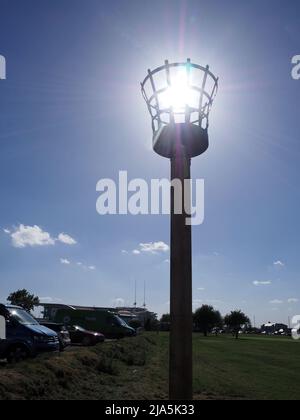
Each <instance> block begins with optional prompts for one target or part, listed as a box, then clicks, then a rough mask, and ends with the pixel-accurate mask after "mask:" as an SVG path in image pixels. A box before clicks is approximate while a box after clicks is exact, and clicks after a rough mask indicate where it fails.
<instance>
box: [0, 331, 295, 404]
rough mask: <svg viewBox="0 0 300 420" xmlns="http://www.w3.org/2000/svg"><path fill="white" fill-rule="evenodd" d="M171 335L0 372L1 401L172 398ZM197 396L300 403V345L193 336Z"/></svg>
mask: <svg viewBox="0 0 300 420" xmlns="http://www.w3.org/2000/svg"><path fill="white" fill-rule="evenodd" d="M167 379H168V334H167V333H160V334H159V335H157V334H155V333H149V334H145V335H143V336H139V337H136V338H133V339H126V340H123V341H119V342H108V343H105V344H103V345H99V346H97V347H95V348H90V349H83V348H76V349H72V350H70V351H68V352H66V353H65V354H62V355H58V354H56V355H43V356H41V357H39V358H38V359H36V360H30V361H27V362H24V363H22V364H20V365H17V366H15V367H7V366H4V367H2V368H0V399H122V400H126V399H166V398H167V388H168V385H167ZM194 393H195V399H258V400H262V399H268V400H299V399H300V342H295V341H293V340H292V339H290V338H280V337H278V338H277V337H273V338H272V337H259V336H243V337H241V339H240V340H234V339H233V338H232V337H231V336H222V337H208V338H204V337H202V336H201V335H198V334H197V335H195V336H194Z"/></svg>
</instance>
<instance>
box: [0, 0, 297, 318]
mask: <svg viewBox="0 0 300 420" xmlns="http://www.w3.org/2000/svg"><path fill="white" fill-rule="evenodd" d="M0 6H1V14H0V54H2V55H3V56H5V57H6V60H7V80H5V81H0V127H1V131H0V149H1V153H0V191H1V203H0V226H1V233H0V300H1V301H4V300H5V298H6V297H7V295H8V293H9V292H11V291H13V290H15V289H17V288H20V287H26V288H28V289H29V290H31V291H32V292H35V293H36V294H38V295H39V296H40V297H43V298H51V299H54V300H59V301H63V302H66V303H73V304H91V305H105V306H110V305H112V304H113V303H114V301H115V299H122V300H123V301H124V302H125V303H126V304H132V303H133V301H134V282H135V281H137V285H138V304H142V303H143V292H142V289H143V282H144V280H146V282H147V290H148V293H147V300H148V304H149V307H150V308H151V309H152V310H154V311H156V312H158V313H160V314H161V313H164V312H167V311H168V301H169V265H168V263H167V262H165V260H167V259H168V258H169V256H168V252H158V253H156V254H153V253H151V252H142V253H141V254H139V255H134V254H133V253H132V251H133V250H135V249H138V248H139V244H140V243H146V244H147V243H152V242H158V241H162V242H164V243H166V244H169V220H168V217H167V216H138V217H133V216H99V215H98V214H97V213H96V209H95V206H96V200H97V197H98V195H97V193H96V183H97V181H98V180H99V179H101V178H113V179H117V177H118V172H119V171H120V170H127V171H128V174H129V177H130V178H136V177H139V178H144V179H146V180H150V179H151V178H165V177H168V176H169V163H168V161H167V160H165V159H163V158H161V157H159V156H157V155H155V153H153V152H152V151H151V135H152V133H151V127H150V119H149V117H148V114H147V110H146V107H145V104H144V103H143V99H142V97H141V94H140V88H139V82H140V81H142V79H143V78H144V76H145V75H146V71H147V69H148V68H149V67H151V68H154V67H156V66H158V65H160V64H162V63H163V60H164V59H166V58H168V59H169V60H171V61H173V60H175V61H179V60H185V59H186V58H187V57H191V58H192V60H193V61H194V62H197V63H200V64H204V65H206V64H207V63H208V64H210V66H211V69H212V71H214V73H215V74H217V75H218V76H219V77H220V91H219V94H218V97H217V99H216V101H215V104H214V107H213V111H212V114H211V126H210V149H209V151H208V152H207V153H206V154H205V155H203V156H201V157H199V158H196V159H194V160H193V167H192V170H193V177H194V178H204V179H205V185H206V187H205V199H206V203H205V205H206V209H205V210H206V218H205V223H204V224H203V225H202V226H197V227H195V228H194V231H193V246H194V249H193V258H194V300H195V305H200V304H201V303H204V302H205V303H206V302H209V303H213V304H214V306H216V307H218V308H219V309H220V310H221V311H222V312H223V313H225V312H227V311H229V310H231V309H234V308H241V309H243V310H244V311H246V312H247V314H248V315H249V316H251V317H252V316H253V315H254V314H255V315H256V319H257V322H258V323H261V322H266V321H269V320H270V321H284V322H287V318H288V316H292V315H295V314H298V313H300V304H299V303H298V301H297V300H298V299H299V300H300V290H299V272H300V259H299V227H300V222H299V214H300V211H299V210H300V208H299V207H300V205H299V194H300V193H299V187H298V179H299V157H300V146H299V140H300V139H299V133H300V122H299V106H300V81H295V80H293V79H292V77H291V69H292V66H291V59H292V57H293V56H294V55H296V54H300V29H299V28H300V18H299V16H300V13H299V12H300V6H299V2H297V1H289V2H288V3H286V2H284V1H279V0H272V1H270V0H265V1H264V2H261V1H254V0H253V1H251V2H240V1H233V0H232V1H230V0H228V1H227V2H226V5H225V3H224V2H223V1H221V0H220V1H217V0H212V1H210V2H207V1H201V0H195V1H194V0H188V1H178V0H160V1H157V0H154V1H151V2H141V1H135V0H120V1H118V0H114V1H113V2H111V1H97V0H86V1H84V2H83V1H80V0H51V1H50V0H26V2H24V1H21V0H18V1H17V0H9V1H6V0H0ZM20 225H24V226H27V227H28V226H29V227H34V226H38V227H39V228H40V231H39V230H38V228H35V230H34V233H37V235H38V237H39V238H40V239H41V238H42V239H41V240H42V242H43V241H44V243H45V242H46V243H48V245H44V246H35V247H31V246H24V247H20V243H19V247H16V245H17V244H18V242H17V240H18V238H20V237H18V235H17V239H15V241H14V242H13V238H12V237H11V234H13V233H14V232H16V231H17V233H18V231H19V229H20ZM2 229H7V230H8V231H10V234H9V233H5V232H4V231H3V230H2ZM45 232H47V233H48V234H49V235H48V236H47V235H46V236H45ZM61 233H64V234H68V235H69V236H70V237H71V238H73V239H74V240H75V242H76V243H73V244H70V242H72V241H70V240H65V241H60V240H58V239H57V238H59V234H61ZM30 234H32V230H31V231H30ZM69 239H70V238H69ZM65 242H67V243H65ZM122 250H123V251H127V253H124V252H122ZM62 260H68V261H69V262H70V263H71V264H62ZM63 262H66V261H63ZM276 262H277V264H274V263H276ZM279 262H280V263H279ZM77 263H81V264H82V265H78V264H77ZM254 282H255V284H254Z"/></svg>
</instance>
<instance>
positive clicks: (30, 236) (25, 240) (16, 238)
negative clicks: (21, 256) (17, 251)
mask: <svg viewBox="0 0 300 420" xmlns="http://www.w3.org/2000/svg"><path fill="white" fill-rule="evenodd" d="M3 231H4V232H5V233H6V234H7V235H10V237H11V240H12V245H13V246H14V247H15V248H26V247H27V246H31V247H37V246H49V245H55V242H56V241H59V242H62V243H64V244H65V245H75V244H76V243H77V242H76V241H75V239H73V238H72V237H71V236H69V235H67V234H65V233H61V234H59V235H58V238H54V237H52V235H51V234H50V233H49V232H46V231H44V230H43V229H42V228H41V227H39V226H37V225H34V226H25V225H23V224H20V225H19V226H18V227H16V228H14V230H13V231H10V230H9V229H3Z"/></svg>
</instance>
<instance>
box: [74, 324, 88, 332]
mask: <svg viewBox="0 0 300 420" xmlns="http://www.w3.org/2000/svg"><path fill="white" fill-rule="evenodd" d="M73 328H74V330H76V331H80V332H86V330H85V329H84V328H82V327H79V326H78V325H75V326H74V327H73Z"/></svg>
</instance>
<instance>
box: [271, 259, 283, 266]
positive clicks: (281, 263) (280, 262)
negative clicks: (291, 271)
mask: <svg viewBox="0 0 300 420" xmlns="http://www.w3.org/2000/svg"><path fill="white" fill-rule="evenodd" d="M273 265H274V266H275V267H285V263H284V262H282V261H280V260H278V261H274V262H273Z"/></svg>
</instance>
